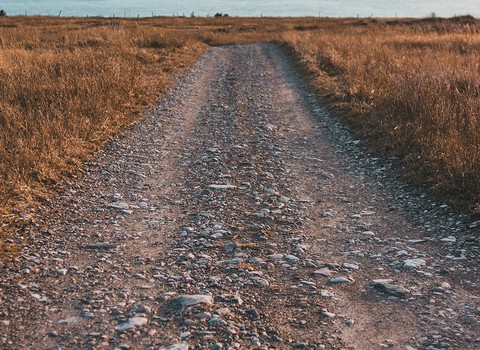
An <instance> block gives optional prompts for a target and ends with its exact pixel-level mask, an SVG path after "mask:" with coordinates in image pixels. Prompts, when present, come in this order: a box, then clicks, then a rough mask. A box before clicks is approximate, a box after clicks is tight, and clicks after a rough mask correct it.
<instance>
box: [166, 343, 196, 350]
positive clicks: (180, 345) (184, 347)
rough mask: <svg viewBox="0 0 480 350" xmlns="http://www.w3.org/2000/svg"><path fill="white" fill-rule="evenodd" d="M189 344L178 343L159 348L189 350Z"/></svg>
mask: <svg viewBox="0 0 480 350" xmlns="http://www.w3.org/2000/svg"><path fill="white" fill-rule="evenodd" d="M188 349H189V346H188V344H186V343H177V344H173V345H170V346H167V347H162V348H160V349H159V350H188Z"/></svg>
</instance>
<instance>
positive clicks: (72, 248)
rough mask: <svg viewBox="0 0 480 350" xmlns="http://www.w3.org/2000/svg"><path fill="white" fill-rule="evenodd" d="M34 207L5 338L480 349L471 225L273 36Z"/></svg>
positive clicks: (233, 55) (9, 295) (18, 342)
mask: <svg viewBox="0 0 480 350" xmlns="http://www.w3.org/2000/svg"><path fill="white" fill-rule="evenodd" d="M42 213H43V215H40V214H42ZM36 214H37V216H36V217H39V218H40V219H37V220H38V221H37V222H36V223H32V225H31V226H30V229H29V230H28V231H29V232H24V237H21V234H19V235H18V237H12V239H11V242H12V243H15V241H17V240H22V239H24V238H25V237H27V241H28V243H27V244H26V246H25V248H24V250H23V252H22V254H21V255H20V256H18V257H17V258H16V259H15V260H14V261H9V262H6V263H4V264H3V266H1V289H2V294H1V296H0V302H1V305H0V306H1V310H0V330H1V336H0V344H1V347H2V348H4V349H163V348H167V349H350V348H351V349H383V348H392V349H407V350H411V349H445V348H449V349H478V348H479V347H480V291H479V282H478V280H479V275H478V272H479V271H478V266H479V264H478V261H479V260H480V259H479V255H480V251H479V249H480V242H479V239H478V235H477V236H476V235H475V234H474V230H473V229H471V228H469V226H468V225H466V224H465V223H464V221H463V220H464V218H461V217H455V216H454V215H453V214H451V213H450V212H449V209H448V207H446V206H442V205H439V204H436V203H434V202H432V201H429V200H428V197H427V196H425V195H424V194H421V193H414V192H413V191H412V190H410V189H408V188H406V187H405V186H403V185H402V184H401V183H400V182H399V181H397V180H396V179H395V177H394V175H393V172H392V171H391V170H390V169H389V167H388V164H381V163H380V162H379V161H378V160H376V159H372V158H370V157H368V156H366V155H364V154H363V153H362V152H361V150H360V148H359V146H358V142H357V141H355V140H352V139H350V138H349V136H348V133H347V132H346V131H345V130H344V129H343V128H342V127H341V126H340V125H339V124H338V123H337V122H336V121H335V120H333V119H332V118H331V117H330V116H329V115H328V114H327V113H325V112H324V111H323V110H322V109H321V108H320V107H318V105H317V104H316V103H315V100H314V98H313V96H312V95H311V94H310V93H309V92H308V89H307V87H306V86H304V85H303V83H302V82H301V79H300V78H299V77H298V76H297V75H296V73H295V72H294V71H293V70H292V68H291V66H290V65H289V63H288V62H287V59H286V58H285V56H284V55H283V54H282V52H281V51H280V50H279V49H277V48H276V47H275V46H274V45H271V44H255V45H249V46H232V47H224V48H215V49H212V50H210V51H209V52H208V53H207V54H206V55H205V56H204V58H203V59H202V60H201V61H200V62H199V63H198V64H197V65H196V67H195V68H194V69H193V70H192V71H191V72H190V73H189V75H188V76H186V77H185V78H184V79H182V81H181V82H180V83H179V85H178V86H177V87H176V88H175V89H173V90H172V91H171V92H170V93H169V95H168V96H167V98H165V99H164V100H162V101H160V102H159V104H158V106H157V107H155V108H154V109H153V110H152V111H151V112H150V113H149V115H148V116H147V117H146V118H145V120H144V121H143V122H142V123H140V124H139V125H138V126H136V127H134V128H133V129H132V130H130V131H129V132H128V133H127V134H126V135H124V137H122V138H121V139H119V140H117V141H114V142H112V143H111V144H110V145H108V147H106V149H105V150H104V151H103V153H102V154H99V155H98V157H96V158H95V160H94V161H92V162H91V163H89V164H88V165H87V167H86V169H85V171H84V174H83V177H82V179H80V180H77V181H74V182H73V183H72V184H71V185H70V186H69V190H68V191H67V192H66V193H65V194H63V195H62V196H60V197H59V198H57V199H56V200H55V202H54V203H53V204H52V205H51V206H50V207H49V208H39V210H38V212H37V213H36ZM473 226H475V225H473ZM376 280H380V281H376Z"/></svg>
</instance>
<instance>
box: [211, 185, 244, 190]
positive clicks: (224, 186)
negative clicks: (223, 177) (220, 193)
mask: <svg viewBox="0 0 480 350" xmlns="http://www.w3.org/2000/svg"><path fill="white" fill-rule="evenodd" d="M208 188H211V189H213V190H230V189H233V188H237V186H235V185H215V184H213V185H209V186H208Z"/></svg>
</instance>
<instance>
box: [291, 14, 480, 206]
mask: <svg viewBox="0 0 480 350" xmlns="http://www.w3.org/2000/svg"><path fill="white" fill-rule="evenodd" d="M405 22H406V21H398V22H388V21H374V22H373V23H372V22H370V23H369V22H366V21H361V22H353V23H352V24H350V25H344V26H337V27H336V28H334V29H332V28H329V29H319V30H317V31H313V32H309V33H302V34H301V35H300V34H299V33H294V32H288V33H285V35H284V38H283V40H284V41H286V42H287V43H288V45H289V48H290V50H292V51H293V52H294V53H295V55H296V57H297V58H298V60H299V62H300V64H301V65H302V66H303V67H304V69H305V70H306V71H307V72H309V74H310V78H311V79H312V81H313V83H314V85H315V87H316V88H317V91H318V92H319V94H320V95H321V96H323V98H324V100H325V101H327V102H328V103H329V105H330V107H331V108H332V109H337V111H339V112H340V113H337V115H338V116H339V117H340V118H342V119H344V120H346V121H347V122H348V123H349V124H350V125H351V126H352V127H353V129H354V131H355V132H356V134H357V135H358V136H359V137H362V138H364V139H367V140H368V141H369V146H370V148H371V150H373V151H374V152H376V153H382V154H383V155H384V156H390V157H399V158H400V160H402V161H403V162H404V163H403V165H405V166H406V167H407V176H408V177H409V178H410V179H411V180H414V181H416V182H420V183H425V182H427V183H429V184H430V186H431V187H432V188H433V189H434V190H435V193H436V194H437V195H439V196H440V197H441V198H442V199H443V200H447V201H450V202H452V203H454V204H456V205H460V206H463V207H465V206H470V209H473V210H476V208H475V206H476V205H477V203H478V202H479V200H480V98H479V97H480V66H479V61H478V57H479V53H480V36H479V35H478V34H479V32H480V25H479V24H478V23H477V22H476V21H474V20H473V19H471V18H463V19H457V20H451V21H440V20H438V21H435V20H430V21H429V20H423V21H410V22H407V23H405Z"/></svg>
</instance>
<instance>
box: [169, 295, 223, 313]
mask: <svg viewBox="0 0 480 350" xmlns="http://www.w3.org/2000/svg"><path fill="white" fill-rule="evenodd" d="M213 303H214V302H213V298H212V297H211V296H210V295H201V294H194V295H179V296H176V297H173V298H172V299H170V300H168V301H167V302H166V303H165V304H164V305H163V311H164V312H165V313H167V314H172V313H182V312H183V311H185V309H186V308H188V307H190V306H194V305H200V304H206V305H213Z"/></svg>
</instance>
